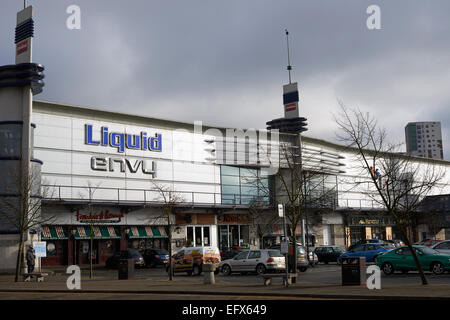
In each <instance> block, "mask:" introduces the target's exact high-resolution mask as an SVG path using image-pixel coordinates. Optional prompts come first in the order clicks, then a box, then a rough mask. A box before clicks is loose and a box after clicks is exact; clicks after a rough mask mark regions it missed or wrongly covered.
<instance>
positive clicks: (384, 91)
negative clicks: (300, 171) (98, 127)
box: [0, 0, 450, 159]
mask: <svg viewBox="0 0 450 320" xmlns="http://www.w3.org/2000/svg"><path fill="white" fill-rule="evenodd" d="M29 3H31V4H33V5H34V6H35V10H36V37H35V46H34V60H35V61H36V62H39V63H42V64H44V65H45V66H46V76H47V78H46V87H45V90H44V92H43V93H42V94H41V95H40V96H37V97H36V98H38V99H41V100H50V101H55V102H62V103H68V104H75V105H85V106H90V107H94V108H102V109H108V110H113V111H121V112H130V113H136V114H143V115H147V116H153V117H161V118H168V119H174V120H182V121H189V122H193V121H194V120H202V121H204V122H205V123H208V124H213V125H222V126H234V127H257V128H262V127H264V126H265V122H266V121H267V120H270V119H273V118H276V117H280V116H281V115H282V106H281V103H282V99H281V94H282V84H284V83H286V82H287V80H288V77H287V72H286V70H285V67H286V64H287V61H286V47H285V46H286V43H285V37H284V32H283V30H284V28H288V29H289V31H290V40H291V58H292V64H293V66H294V70H293V79H294V80H295V81H298V82H299V86H300V91H301V92H300V94H301V108H302V109H301V110H302V114H303V115H304V116H306V117H307V118H308V119H309V124H310V125H309V127H310V130H309V131H308V132H307V134H309V135H311V136H314V137H320V138H324V139H328V140H332V139H334V130H335V125H334V123H333V122H332V121H333V120H332V116H331V114H332V113H333V112H335V111H336V110H337V102H336V101H337V100H336V99H341V100H342V101H343V102H344V103H346V104H347V105H349V106H357V107H359V108H361V109H363V110H366V111H370V112H373V113H374V114H375V115H376V117H377V118H378V119H379V120H380V123H382V124H383V125H385V126H386V128H387V130H388V132H389V133H390V135H391V138H392V140H394V141H402V140H404V126H405V125H406V124H407V123H408V122H411V121H426V120H437V121H441V122H442V130H443V135H444V151H445V156H446V158H447V159H450V140H449V139H448V137H449V134H450V132H449V130H450V129H449V128H450V126H449V123H450V114H449V113H448V111H447V110H448V107H449V104H450V94H449V92H450V90H448V83H450V81H449V80H450V79H449V74H450V70H449V69H450V55H449V54H448V52H449V51H450V50H449V49H450V35H449V30H450V22H449V20H448V17H447V15H448V12H449V11H450V2H449V1H447V0H434V1H432V2H431V1H422V0H420V1H419V0H417V1H414V0H397V1H388V0H384V1H382V0H378V1H377V0H370V1H366V0H346V1H336V0H323V1H315V0H304V1H298V0H297V1H286V0H278V1H272V0H270V1H269V0H228V1H211V0H188V1H186V0H172V1H162V0H160V1H148V0H145V1H144V0H139V1H138V0H135V1H111V0H108V1H106V0H97V1H90V0H77V1H72V0H40V1H32V0H31V1H29ZM21 4H22V1H2V2H1V4H0V12H1V18H2V19H0V49H1V50H0V64H7V63H11V62H12V61H13V53H14V49H13V32H14V25H15V14H16V11H18V10H19V9H20V6H21ZM71 4H77V5H79V6H80V7H81V12H82V25H81V26H82V29H81V30H77V31H70V30H68V29H67V28H66V26H65V25H66V19H67V17H68V14H66V8H67V7H68V6H69V5H71ZM372 4H378V5H379V6H380V7H381V19H382V30H376V31H369V30H368V29H367V28H366V19H367V16H368V15H367V14H366V9H367V7H368V6H369V5H372Z"/></svg>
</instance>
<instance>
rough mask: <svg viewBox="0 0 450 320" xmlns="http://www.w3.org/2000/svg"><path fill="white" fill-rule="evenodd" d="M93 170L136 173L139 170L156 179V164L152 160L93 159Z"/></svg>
mask: <svg viewBox="0 0 450 320" xmlns="http://www.w3.org/2000/svg"><path fill="white" fill-rule="evenodd" d="M91 169H92V170H96V171H109V172H114V171H115V170H116V169H118V171H119V172H126V171H128V172H130V173H136V172H138V170H140V171H142V173H144V174H150V175H152V177H153V178H156V162H155V161H151V160H129V159H124V158H112V157H92V158H91Z"/></svg>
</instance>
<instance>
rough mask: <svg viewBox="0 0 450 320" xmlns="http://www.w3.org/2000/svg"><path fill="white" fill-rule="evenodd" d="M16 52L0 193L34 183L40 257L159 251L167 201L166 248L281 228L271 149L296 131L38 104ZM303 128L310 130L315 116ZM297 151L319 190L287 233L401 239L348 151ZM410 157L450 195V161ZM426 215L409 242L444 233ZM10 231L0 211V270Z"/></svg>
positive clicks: (7, 87) (6, 93)
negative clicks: (436, 172) (434, 171)
mask: <svg viewBox="0 0 450 320" xmlns="http://www.w3.org/2000/svg"><path fill="white" fill-rule="evenodd" d="M24 11H25V10H24ZM27 21H28V20H27ZM18 25H19V26H21V24H18ZM21 32H22V31H21ZM27 39H28V40H25V41H30V42H31V37H29V38H27ZM19 41H20V39H19ZM19 45H20V43H19V44H18V46H19ZM22 46H23V45H22ZM21 48H22V47H21ZM27 48H28V50H31V43H30V44H29V46H28V47H25V49H27ZM23 52H26V50H25V51H23V50H22V49H20V50H19V51H17V57H18V60H17V59H16V65H10V66H3V67H0V104H1V108H2V113H1V114H0V172H1V173H0V174H1V175H2V179H1V180H0V200H2V199H3V200H2V201H4V199H13V200H14V199H16V200H14V201H17V203H20V194H21V193H22V192H21V191H20V189H21V188H20V187H19V188H18V187H17V185H16V186H14V183H15V182H17V181H23V178H24V176H27V178H28V179H29V180H34V182H35V184H36V185H35V186H33V188H31V189H30V190H29V193H30V195H31V198H32V199H34V200H33V201H34V202H33V203H39V204H40V205H39V214H40V216H41V221H42V223H41V224H40V225H37V226H36V225H35V226H33V227H32V228H30V229H29V230H28V231H27V234H26V235H25V241H26V243H27V244H30V243H31V242H32V241H38V240H39V241H45V242H46V249H47V250H46V257H45V258H42V265H70V264H87V263H88V262H89V255H92V257H93V259H94V263H96V264H104V263H105V261H106V259H108V257H110V256H111V255H113V253H114V252H116V251H118V250H123V249H126V248H136V249H145V248H167V247H168V232H169V230H168V227H169V224H168V220H167V214H166V213H167V210H166V209H168V208H170V210H171V211H170V212H171V214H170V219H171V226H172V230H171V231H172V232H171V234H172V245H173V248H174V250H175V251H176V250H178V249H180V248H182V247H185V246H217V247H219V248H220V249H221V250H226V249H228V248H230V247H233V246H240V247H248V248H261V247H267V246H270V245H271V244H276V243H279V242H280V237H281V236H282V234H283V227H282V219H281V218H279V217H278V211H277V204H278V203H276V202H279V201H278V200H279V199H282V196H281V195H279V194H277V190H278V188H277V182H276V179H274V175H275V174H276V173H277V172H278V170H279V167H281V170H283V168H284V167H283V166H284V165H283V162H282V161H281V162H280V150H281V149H280V146H282V145H284V144H288V145H291V147H292V148H291V149H292V150H295V148H298V144H296V143H297V142H298V135H297V134H288V133H282V134H279V135H278V134H276V133H274V132H267V131H265V130H251V129H246V130H236V129H230V128H217V127H209V126H206V125H204V124H202V123H194V124H193V123H184V122H177V121H170V120H162V119H158V118H150V117H144V116H137V115H132V114H125V113H117V112H110V111H105V110H98V109H92V108H86V107H79V106H69V105H63V104H58V103H52V102H44V101H38V100H36V99H33V95H35V94H38V93H39V92H40V91H41V90H42V86H43V83H42V82H41V80H42V78H43V74H42V72H43V70H44V69H43V67H42V66H39V65H36V64H32V63H31V56H30V57H28V58H27V59H28V60H26V61H21V60H20V59H19V58H20V57H21V55H22V54H23ZM24 70H25V71H24ZM285 87H286V88H287V90H294V89H292V86H291V85H288V86H285ZM283 97H284V107H285V108H284V111H285V118H289V117H291V116H292V115H291V114H290V113H292V112H294V111H295V112H296V114H295V115H294V116H296V117H298V104H297V103H298V92H297V91H296V88H295V90H294V91H286V92H285V93H284V96H283ZM289 99H293V100H289ZM280 109H281V107H280ZM268 120H269V119H268ZM262 125H263V124H262ZM230 127H233V124H230ZM310 127H311V128H310V131H311V132H312V133H314V130H313V128H314V124H311V125H310ZM301 157H302V162H303V169H304V170H305V172H310V173H314V174H315V176H316V177H317V180H316V186H318V188H316V191H317V190H319V193H321V194H326V195H327V197H326V198H325V199H326V201H321V202H320V205H317V206H310V207H307V208H305V209H306V210H305V213H306V215H305V216H304V219H303V221H302V222H301V223H300V224H299V226H298V228H297V230H296V234H297V235H298V237H299V241H301V242H305V241H308V244H309V245H310V246H318V245H327V244H335V245H340V246H343V247H348V246H349V245H351V244H353V243H355V242H356V241H358V240H361V239H371V238H378V239H398V238H400V236H399V234H398V230H396V228H395V227H394V223H393V221H392V219H391V217H390V216H389V215H388V214H387V212H386V211H385V209H384V208H383V207H382V206H381V205H380V203H379V202H377V201H375V200H374V197H373V196H372V195H373V192H374V190H373V183H372V182H371V178H370V175H369V174H367V175H363V176H361V171H360V170H359V169H357V168H358V167H359V168H360V162H359V159H358V157H357V152H356V150H355V149H352V148H350V147H345V146H342V145H339V144H336V143H332V142H329V141H324V140H321V139H316V138H312V137H309V136H307V135H302V144H301ZM414 161H415V162H417V163H423V164H426V165H427V166H432V167H436V168H440V169H442V170H443V171H445V177H444V178H443V179H442V182H441V183H440V184H439V185H437V186H436V188H435V190H434V191H433V192H434V193H432V194H434V195H444V194H450V184H449V181H450V174H449V173H448V172H450V170H449V169H450V162H448V161H443V160H436V159H425V158H414ZM24 164H25V165H24ZM24 167H25V169H24ZM23 170H26V171H23ZM23 172H29V173H28V174H23ZM28 175H29V176H28ZM255 181H256V182H257V183H256V184H255ZM21 185H23V182H21ZM256 186H257V187H256ZM355 186H357V187H355ZM371 193H372V195H371ZM255 199H257V200H258V201H257V202H255ZM274 199H278V200H274ZM2 203H3V202H2ZM255 203H256V204H257V205H255ZM0 209H2V208H1V204H0ZM261 217H263V218H264V219H261ZM447 219H448V217H447ZM426 222H427V221H426V219H424V220H422V221H419V223H418V224H417V226H416V227H415V230H413V231H414V232H413V233H412V237H413V240H421V239H422V238H426V237H432V236H433V237H434V236H437V237H439V238H447V239H448V238H450V234H449V229H448V228H445V227H446V226H447V227H448V225H442V228H440V229H439V230H437V231H436V230H435V228H434V229H433V232H431V228H430V229H429V228H428V227H427V224H426ZM91 230H92V233H91ZM19 234H20V232H19V231H18V228H17V226H15V225H14V224H11V222H10V221H9V220H8V219H6V218H5V215H1V216H0V257H1V258H2V259H1V261H0V271H4V270H13V269H14V267H15V261H16V257H17V247H18V246H17V243H18V239H19ZM91 235H92V237H91ZM91 239H93V241H94V245H93V250H92V252H91V250H90V240H91Z"/></svg>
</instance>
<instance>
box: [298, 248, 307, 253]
mask: <svg viewBox="0 0 450 320" xmlns="http://www.w3.org/2000/svg"><path fill="white" fill-rule="evenodd" d="M297 253H300V254H305V253H306V251H305V248H303V247H297Z"/></svg>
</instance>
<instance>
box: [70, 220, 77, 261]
mask: <svg viewBox="0 0 450 320" xmlns="http://www.w3.org/2000/svg"><path fill="white" fill-rule="evenodd" d="M70 232H71V233H72V239H73V248H72V249H73V264H74V265H76V264H77V240H76V239H75V234H76V233H77V229H76V228H75V227H73V228H72V229H71V230H70Z"/></svg>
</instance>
